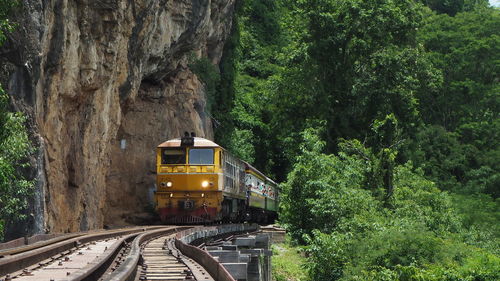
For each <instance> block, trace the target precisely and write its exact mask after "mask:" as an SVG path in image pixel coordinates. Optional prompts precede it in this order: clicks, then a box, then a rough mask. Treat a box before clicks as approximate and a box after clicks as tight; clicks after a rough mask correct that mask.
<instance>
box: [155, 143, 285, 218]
mask: <svg viewBox="0 0 500 281" xmlns="http://www.w3.org/2000/svg"><path fill="white" fill-rule="evenodd" d="M156 158H157V160H156V165H157V169H156V170H157V171H156V172H157V179H156V186H157V190H156V192H155V196H154V198H155V204H156V210H157V212H158V214H159V216H160V218H161V220H162V221H163V222H167V223H206V222H217V221H223V222H239V221H245V220H251V221H255V222H271V221H274V219H275V218H276V215H277V211H278V201H279V200H278V199H279V190H278V187H277V184H276V183H275V182H274V181H272V180H271V179H269V178H268V177H266V176H265V175H264V174H262V173H261V172H259V171H258V170H257V169H255V168H253V167H252V166H251V165H250V164H248V163H246V162H244V161H242V160H240V159H238V158H236V157H234V156H232V155H231V154H230V153H229V152H227V151H226V150H225V149H224V148H222V147H221V146H219V145H218V144H216V143H214V142H212V141H210V140H207V139H204V138H198V137H194V135H193V134H192V135H191V136H190V135H189V134H187V133H186V135H185V136H184V137H182V138H177V139H172V140H168V141H166V142H164V143H162V144H160V145H159V146H158V147H157V157H156Z"/></svg>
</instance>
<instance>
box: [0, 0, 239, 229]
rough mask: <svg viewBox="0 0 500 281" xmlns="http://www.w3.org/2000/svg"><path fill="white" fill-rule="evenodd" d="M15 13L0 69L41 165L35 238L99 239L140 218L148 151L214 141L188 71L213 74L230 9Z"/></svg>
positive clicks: (217, 5)
mask: <svg viewBox="0 0 500 281" xmlns="http://www.w3.org/2000/svg"><path fill="white" fill-rule="evenodd" d="M22 2H23V5H22V7H23V8H22V11H19V12H18V16H17V21H18V22H19V27H18V28H17V29H16V31H15V33H14V34H12V35H11V37H10V38H9V40H8V42H7V44H5V46H3V50H2V53H3V55H2V58H1V60H2V64H5V65H6V66H5V67H4V69H3V72H4V73H7V74H8V77H9V81H8V87H5V86H4V87H5V88H7V90H8V92H9V93H10V94H11V95H12V96H13V100H14V104H15V106H17V107H18V109H20V110H22V111H24V112H26V113H27V114H28V115H29V117H30V120H31V130H32V133H33V135H34V136H36V138H37V139H36V142H37V143H38V148H39V153H38V155H39V156H40V155H41V157H37V159H38V160H37V161H36V165H35V166H36V169H38V173H37V175H38V180H39V181H38V191H37V194H38V196H39V197H40V198H38V200H39V201H40V202H39V203H40V204H41V207H40V208H43V213H41V214H38V215H37V218H36V219H38V220H41V221H42V223H41V224H42V226H41V227H40V228H44V229H45V230H48V231H51V232H65V231H78V230H87V229H93V228H101V227H103V225H104V224H114V223H115V222H116V221H117V220H119V219H120V218H121V217H122V215H123V214H126V213H132V212H136V211H141V210H143V209H144V207H145V206H146V205H147V204H148V192H149V190H150V189H151V187H152V186H153V185H154V175H153V174H152V173H151V172H152V171H154V170H155V147H156V145H158V144H159V143H161V142H163V141H164V140H166V139H169V138H173V137H179V136H180V135H181V134H182V133H183V132H184V131H190V132H191V131H192V132H195V133H196V134H197V136H202V137H206V138H209V139H211V138H213V132H212V127H211V126H212V125H211V120H210V118H209V115H208V114H207V113H206V112H205V104H206V97H205V92H204V89H203V85H202V83H201V82H200V81H199V80H198V78H197V77H196V75H195V74H193V72H192V71H191V70H190V69H189V67H188V62H189V59H190V58H193V57H194V58H196V57H198V58H199V57H202V56H204V57H208V58H209V59H210V60H211V61H212V62H213V63H214V64H218V63H219V61H220V59H221V57H222V50H223V46H224V42H225V41H226V39H227V37H228V36H229V33H230V30H231V24H232V16H233V11H234V2H235V0H43V1H42V0H35V1H32V0H24V1H22ZM4 85H5V84H4Z"/></svg>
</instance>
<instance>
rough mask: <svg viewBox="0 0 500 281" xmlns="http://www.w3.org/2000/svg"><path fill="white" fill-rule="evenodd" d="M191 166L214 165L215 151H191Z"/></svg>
mask: <svg viewBox="0 0 500 281" xmlns="http://www.w3.org/2000/svg"><path fill="white" fill-rule="evenodd" d="M189 164H191V165H213V164H214V150H213V149H212V148H192V149H190V150H189Z"/></svg>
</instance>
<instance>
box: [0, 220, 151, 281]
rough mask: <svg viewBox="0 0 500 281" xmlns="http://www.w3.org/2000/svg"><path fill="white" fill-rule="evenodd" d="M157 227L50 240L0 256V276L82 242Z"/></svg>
mask: <svg viewBox="0 0 500 281" xmlns="http://www.w3.org/2000/svg"><path fill="white" fill-rule="evenodd" d="M157 228H158V226H155V227H148V228H132V229H126V230H116V231H109V232H103V233H93V234H86V235H82V236H77V237H74V238H70V239H66V240H63V241H60V240H56V241H52V244H46V245H44V246H41V247H36V248H34V249H30V250H29V251H23V252H20V253H18V254H15V255H12V256H4V257H3V258H0V276H6V275H8V274H11V273H13V272H17V271H20V270H22V269H24V268H27V267H30V266H32V265H35V264H37V263H39V262H40V261H43V260H46V259H48V258H50V257H52V256H55V255H57V254H59V253H61V252H64V251H68V250H70V249H72V248H75V247H77V246H78V245H80V244H82V243H89V242H93V241H97V240H103V239H107V238H112V237H116V236H121V235H128V234H132V233H138V232H142V231H146V230H148V229H157Z"/></svg>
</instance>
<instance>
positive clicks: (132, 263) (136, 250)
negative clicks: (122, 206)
mask: <svg viewBox="0 0 500 281" xmlns="http://www.w3.org/2000/svg"><path fill="white" fill-rule="evenodd" d="M189 228H191V226H183V227H173V228H169V229H160V230H153V231H149V232H147V233H143V234H140V235H139V236H137V237H136V238H135V239H134V241H132V245H131V249H130V252H129V255H128V256H127V257H126V258H125V260H124V261H123V263H122V264H121V266H120V267H119V268H117V269H116V270H115V271H114V272H113V273H112V274H110V275H109V276H104V277H103V280H105V281H126V280H134V279H135V276H136V273H137V266H138V264H139V260H140V257H141V244H142V243H144V242H145V241H147V240H150V239H152V238H154V237H158V236H163V235H169V234H173V233H176V232H179V231H181V230H185V229H189Z"/></svg>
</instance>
